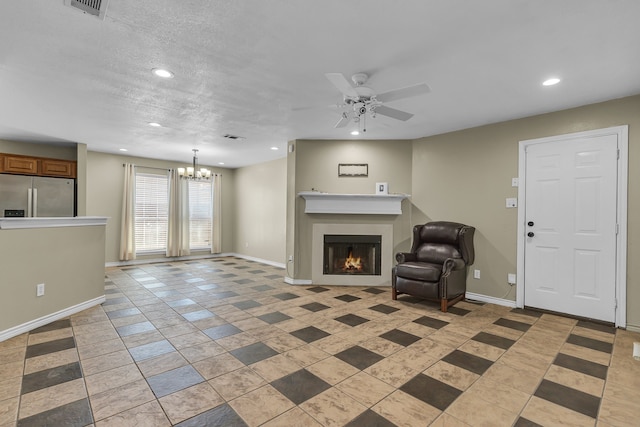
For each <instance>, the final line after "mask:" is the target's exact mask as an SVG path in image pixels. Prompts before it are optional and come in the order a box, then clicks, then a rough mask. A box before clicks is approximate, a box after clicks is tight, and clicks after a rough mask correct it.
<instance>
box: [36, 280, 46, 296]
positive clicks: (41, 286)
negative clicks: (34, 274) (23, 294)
mask: <svg viewBox="0 0 640 427" xmlns="http://www.w3.org/2000/svg"><path fill="white" fill-rule="evenodd" d="M43 295H44V283H38V284H37V285H36V296H37V297H41V296H43Z"/></svg>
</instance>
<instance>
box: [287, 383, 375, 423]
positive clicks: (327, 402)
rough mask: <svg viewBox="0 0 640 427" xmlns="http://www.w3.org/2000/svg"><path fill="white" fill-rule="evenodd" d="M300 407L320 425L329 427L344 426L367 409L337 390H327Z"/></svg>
mask: <svg viewBox="0 0 640 427" xmlns="http://www.w3.org/2000/svg"><path fill="white" fill-rule="evenodd" d="M299 406H300V409H302V410H303V411H305V412H306V413H308V414H309V415H311V416H312V417H313V418H314V419H316V420H317V421H318V422H320V424H322V425H323V426H328V427H333V426H335V427H339V426H343V425H345V424H346V423H348V422H349V421H351V420H352V419H354V418H356V417H357V416H358V415H360V414H361V413H363V412H364V411H366V409H367V408H366V407H365V406H364V405H362V404H361V403H359V402H357V401H356V400H355V399H352V398H351V397H349V396H348V395H347V394H346V393H343V392H342V391H340V390H338V389H336V388H330V389H328V390H325V391H324V392H322V393H320V394H318V395H317V396H314V397H312V398H311V399H309V400H307V401H306V402H304V403H302V404H301V405H299Z"/></svg>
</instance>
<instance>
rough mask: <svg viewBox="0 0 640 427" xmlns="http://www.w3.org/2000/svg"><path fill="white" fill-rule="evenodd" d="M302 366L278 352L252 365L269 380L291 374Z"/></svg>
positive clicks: (252, 367)
mask: <svg viewBox="0 0 640 427" xmlns="http://www.w3.org/2000/svg"><path fill="white" fill-rule="evenodd" d="M300 368H301V366H299V365H298V364H296V363H294V362H292V360H291V359H290V358H288V357H286V356H285V355H283V354H278V355H277V356H273V357H270V358H268V359H265V360H262V361H260V362H256V363H254V364H253V365H251V369H253V370H254V371H255V372H257V373H258V374H259V375H260V376H261V377H262V378H264V379H266V380H267V381H269V382H271V381H275V380H277V379H278V378H282V377H284V376H285V375H289V374H291V373H293V372H295V371H297V370H299V369H300Z"/></svg>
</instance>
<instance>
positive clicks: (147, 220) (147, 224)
mask: <svg viewBox="0 0 640 427" xmlns="http://www.w3.org/2000/svg"><path fill="white" fill-rule="evenodd" d="M135 200H136V206H135V217H136V219H135V238H136V252H153V251H164V250H166V248H167V226H168V215H169V180H168V177H167V176H166V175H154V174H146V173H136V196H135Z"/></svg>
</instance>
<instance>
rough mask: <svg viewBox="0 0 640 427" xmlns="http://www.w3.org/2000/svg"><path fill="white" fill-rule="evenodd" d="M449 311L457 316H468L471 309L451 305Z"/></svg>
mask: <svg viewBox="0 0 640 427" xmlns="http://www.w3.org/2000/svg"><path fill="white" fill-rule="evenodd" d="M447 313H451V314H455V315H456V316H466V315H467V314H469V313H471V310H467V309H464V308H460V307H449V308H448V309H447Z"/></svg>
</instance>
